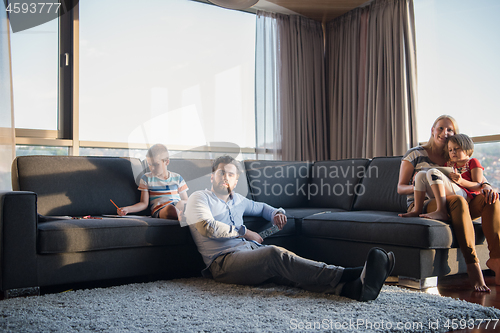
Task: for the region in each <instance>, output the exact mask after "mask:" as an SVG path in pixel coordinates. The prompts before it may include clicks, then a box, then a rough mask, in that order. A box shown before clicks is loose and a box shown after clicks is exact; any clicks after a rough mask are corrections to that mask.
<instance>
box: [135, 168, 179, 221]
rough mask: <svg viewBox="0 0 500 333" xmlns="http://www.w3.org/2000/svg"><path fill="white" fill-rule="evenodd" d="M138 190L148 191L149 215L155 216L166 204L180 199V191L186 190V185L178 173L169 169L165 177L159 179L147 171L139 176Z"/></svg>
mask: <svg viewBox="0 0 500 333" xmlns="http://www.w3.org/2000/svg"><path fill="white" fill-rule="evenodd" d="M139 190H140V191H148V192H149V205H150V208H151V215H152V216H155V214H156V212H159V211H160V209H162V208H163V207H165V206H166V205H169V204H172V203H173V204H175V203H176V202H178V201H180V200H181V196H180V193H182V192H185V191H187V190H188V186H187V184H186V182H185V181H184V179H183V178H182V176H181V175H179V174H178V173H175V172H171V171H169V172H168V178H167V179H160V178H158V177H156V176H155V175H153V174H152V173H151V172H148V173H146V174H144V176H142V177H141V181H140V183H139Z"/></svg>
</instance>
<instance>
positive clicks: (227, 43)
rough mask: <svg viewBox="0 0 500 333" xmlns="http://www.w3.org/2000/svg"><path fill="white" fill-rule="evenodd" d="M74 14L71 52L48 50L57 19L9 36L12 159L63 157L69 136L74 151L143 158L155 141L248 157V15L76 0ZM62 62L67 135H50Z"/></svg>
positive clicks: (251, 130) (154, 3)
mask: <svg viewBox="0 0 500 333" xmlns="http://www.w3.org/2000/svg"><path fill="white" fill-rule="evenodd" d="M76 13H77V14H76V18H75V22H77V24H75V26H74V27H75V32H76V34H75V36H77V38H76V39H75V41H74V44H75V51H76V52H75V54H69V55H66V54H65V53H64V52H63V51H59V50H58V43H59V39H58V38H59V36H58V20H53V21H50V22H48V23H46V24H44V25H42V26H39V27H37V28H31V29H28V30H26V31H25V32H19V33H15V34H13V43H12V49H13V59H15V63H14V65H13V69H14V70H13V72H14V94H15V96H16V97H15V105H14V109H15V112H16V114H15V116H16V127H17V128H18V129H19V130H20V131H18V132H19V134H20V135H18V136H19V137H28V138H22V139H21V138H20V140H19V143H18V154H19V155H23V154H31V153H36V154H39V153H47V154H60V153H66V154H68V153H69V154H72V150H71V147H72V146H73V145H74V142H73V141H74V140H77V141H78V154H80V155H132V156H137V157H143V156H144V154H145V148H146V147H147V146H149V145H152V144H154V143H157V142H161V143H164V144H166V145H167V146H168V147H169V148H170V149H171V150H172V151H173V152H175V153H179V154H180V153H181V152H182V153H184V155H185V156H188V157H211V156H212V153H211V152H214V151H217V152H222V151H224V147H228V150H229V151H234V149H235V148H236V149H237V148H241V149H242V155H241V156H240V157H242V158H248V157H253V156H255V154H254V151H255V113H254V65H255V60H254V57H255V15H254V14H252V13H247V12H242V11H234V10H227V9H223V8H220V7H217V6H213V5H210V4H206V3H201V2H198V1H191V0H161V1H160V0H144V1H141V2H140V3H137V2H136V1H123V0H107V1H99V0H86V1H80V2H79V3H78V5H77V12H76ZM65 57H68V58H69V59H71V64H73V60H74V64H75V66H76V67H77V68H76V70H75V73H76V74H75V75H76V81H75V82H76V83H75V87H77V89H75V90H74V91H73V94H74V95H72V96H71V98H75V101H77V102H75V104H76V109H77V110H78V112H77V113H75V114H76V115H77V119H74V120H73V122H72V123H71V124H72V125H71V126H77V128H73V129H72V130H70V131H69V132H70V133H71V134H72V137H58V135H60V133H59V132H58V130H60V129H59V128H58V126H60V121H58V116H60V114H59V113H58V89H57V88H58V81H57V79H58V68H59V66H60V65H61V61H63V60H64V59H66V58H65ZM61 59H62V60H61ZM62 86H63V87H64V86H65V85H64V84H62ZM61 107H62V106H59V108H61ZM59 110H61V109H59ZM64 112H66V111H64ZM67 112H69V111H67ZM24 129H28V130H32V129H37V130H39V131H32V132H30V131H24ZM40 130H42V131H40ZM49 130H50V131H49ZM47 133H50V134H47ZM51 140H52V141H51ZM33 142H34V144H32V143H33ZM44 142H47V145H44ZM58 142H60V143H63V147H57V143H58ZM207 145H209V146H211V147H212V148H214V149H210V148H208V149H207V148H206V147H204V146H207ZM141 148H142V149H141ZM186 152H187V153H188V154H187V155H186ZM180 155H182V154H180ZM180 155H179V156H180Z"/></svg>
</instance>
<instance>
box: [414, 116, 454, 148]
mask: <svg viewBox="0 0 500 333" xmlns="http://www.w3.org/2000/svg"><path fill="white" fill-rule="evenodd" d="M443 119H448V120H449V121H451V123H452V124H453V134H458V133H459V131H458V123H457V121H456V120H455V118H453V117H452V116H449V115H447V114H443V115H441V116H439V117H437V118H436V120H435V121H434V124H432V128H434V127H436V125H437V123H438V122H439V121H440V120H443ZM433 144H434V137H433V136H432V133H431V137H430V139H429V141H427V143H426V144H425V145H423V146H422V147H424V148H425V149H429V150H432V145H433ZM443 153H444V152H443Z"/></svg>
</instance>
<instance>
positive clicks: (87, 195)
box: [12, 156, 142, 216]
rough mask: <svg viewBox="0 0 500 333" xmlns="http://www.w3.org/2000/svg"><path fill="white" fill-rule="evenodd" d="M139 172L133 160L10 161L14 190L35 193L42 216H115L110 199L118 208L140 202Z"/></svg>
mask: <svg viewBox="0 0 500 333" xmlns="http://www.w3.org/2000/svg"><path fill="white" fill-rule="evenodd" d="M140 170H142V166H141V163H140V161H139V160H138V159H134V158H131V159H129V158H120V157H83V156H20V157H17V158H16V159H15V160H14V162H13V173H12V175H13V187H14V190H21V191H32V192H35V193H36V194H37V196H38V202H37V205H38V213H39V214H42V215H70V216H84V215H103V214H116V208H115V207H114V206H113V204H111V202H110V201H109V200H110V199H112V200H113V201H114V202H115V203H116V204H117V205H119V206H127V205H132V204H134V203H137V202H138V201H139V199H140V192H139V190H138V189H137V184H136V182H135V174H138V173H140Z"/></svg>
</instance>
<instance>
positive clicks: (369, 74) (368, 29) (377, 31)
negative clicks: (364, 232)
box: [326, 0, 418, 159]
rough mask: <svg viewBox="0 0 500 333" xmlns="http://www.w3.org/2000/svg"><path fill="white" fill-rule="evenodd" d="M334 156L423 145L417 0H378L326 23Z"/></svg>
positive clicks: (399, 150) (369, 155)
mask: <svg viewBox="0 0 500 333" xmlns="http://www.w3.org/2000/svg"><path fill="white" fill-rule="evenodd" d="M326 36H327V39H326V66H327V78H326V87H327V100H328V106H327V109H328V113H329V115H330V133H331V135H330V149H331V150H330V152H331V158H332V159H342V158H356V157H363V158H372V157H375V156H396V155H401V154H404V153H405V152H406V151H407V150H408V149H409V148H410V147H412V146H415V145H417V143H418V142H417V128H416V109H417V74H416V48H415V22H414V14H413V1H412V0H376V1H375V2H373V3H372V4H371V5H370V6H368V7H365V8H360V9H355V10H353V11H351V12H349V13H347V14H345V15H343V16H341V17H339V18H337V19H335V20H333V21H331V22H329V23H328V24H327V27H326Z"/></svg>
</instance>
